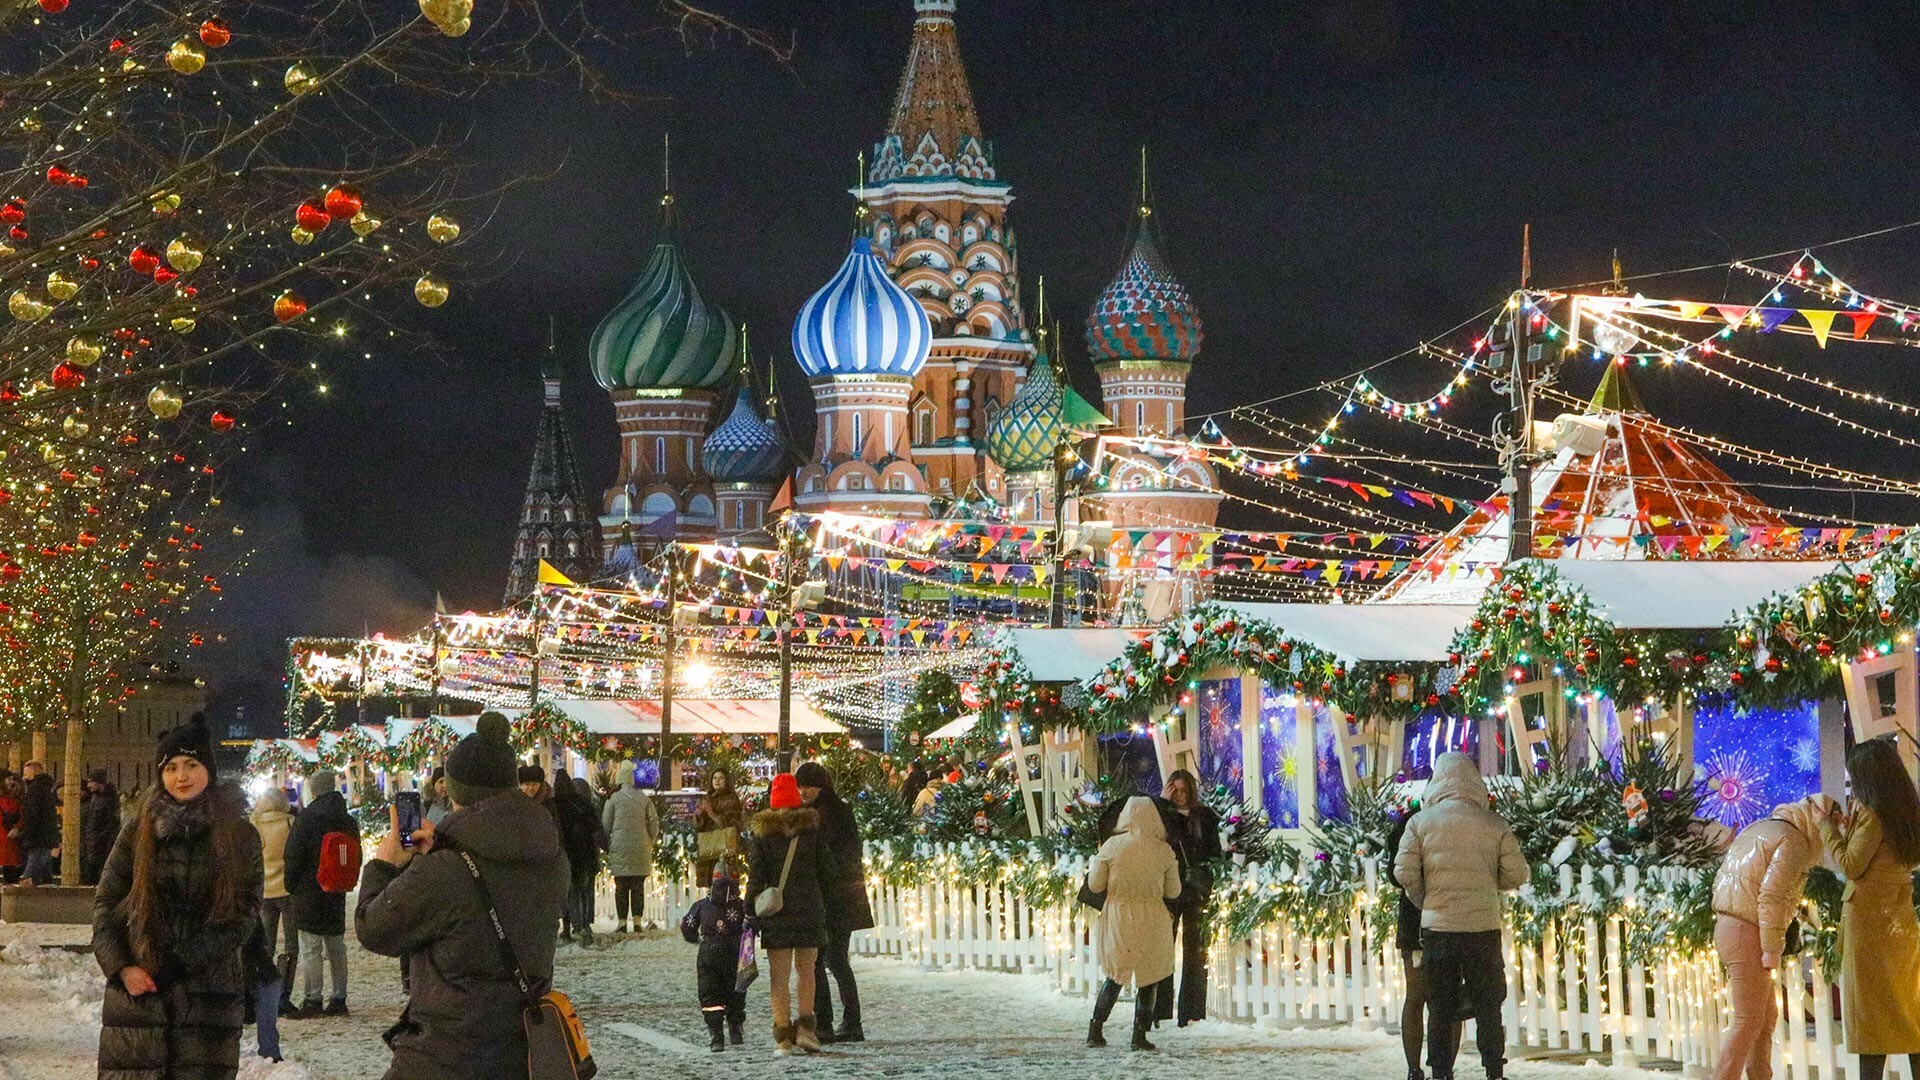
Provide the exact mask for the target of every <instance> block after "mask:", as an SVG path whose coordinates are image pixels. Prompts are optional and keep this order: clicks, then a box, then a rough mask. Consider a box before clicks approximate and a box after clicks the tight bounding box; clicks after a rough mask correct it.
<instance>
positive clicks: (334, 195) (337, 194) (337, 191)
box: [324, 184, 366, 221]
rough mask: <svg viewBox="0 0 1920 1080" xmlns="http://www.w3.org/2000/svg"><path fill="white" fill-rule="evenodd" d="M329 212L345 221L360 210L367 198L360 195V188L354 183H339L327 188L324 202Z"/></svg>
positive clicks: (330, 214)
mask: <svg viewBox="0 0 1920 1080" xmlns="http://www.w3.org/2000/svg"><path fill="white" fill-rule="evenodd" d="M324 205H325V206H326V208H327V214H328V215H329V216H331V217H335V218H338V219H340V220H341V221H345V220H347V219H348V218H351V217H352V216H353V215H355V214H357V213H359V212H360V208H361V207H363V206H365V205H366V200H364V199H362V198H361V197H360V189H359V188H356V187H354V186H353V185H352V184H337V185H335V186H334V187H332V188H329V189H328V190H327V197H326V200H325V202H324Z"/></svg>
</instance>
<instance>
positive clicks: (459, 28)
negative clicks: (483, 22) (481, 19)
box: [440, 19, 473, 37]
mask: <svg viewBox="0 0 1920 1080" xmlns="http://www.w3.org/2000/svg"><path fill="white" fill-rule="evenodd" d="M471 29H473V20H472V19H455V20H454V21H453V22H450V23H447V24H445V25H443V26H442V27H440V32H441V33H443V34H445V35H447V36H448V37H464V36H466V33H467V31H469V30H471Z"/></svg>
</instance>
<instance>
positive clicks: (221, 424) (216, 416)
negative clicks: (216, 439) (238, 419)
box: [207, 409, 233, 434]
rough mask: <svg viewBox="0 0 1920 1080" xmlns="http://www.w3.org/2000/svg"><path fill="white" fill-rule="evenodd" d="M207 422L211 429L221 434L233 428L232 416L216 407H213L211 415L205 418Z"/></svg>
mask: <svg viewBox="0 0 1920 1080" xmlns="http://www.w3.org/2000/svg"><path fill="white" fill-rule="evenodd" d="M207 423H208V424H209V425H211V426H212V428H213V430H215V431H218V432H221V433H223V434H224V433H225V432H229V431H232V430H233V417H231V416H229V415H227V414H226V413H224V412H221V411H220V410H218V409H215V410H214V413H213V415H212V416H210V417H208V418H207Z"/></svg>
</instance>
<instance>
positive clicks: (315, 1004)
mask: <svg viewBox="0 0 1920 1080" xmlns="http://www.w3.org/2000/svg"><path fill="white" fill-rule="evenodd" d="M319 1015H321V1008H320V999H319V998H308V999H307V1000H305V1001H303V1002H301V1003H300V1005H299V1007H298V1008H295V1009H294V1010H293V1011H292V1012H290V1013H288V1014H287V1019H289V1020H311V1019H313V1018H314V1017H316V1016H319Z"/></svg>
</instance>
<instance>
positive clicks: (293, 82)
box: [283, 60, 320, 94]
mask: <svg viewBox="0 0 1920 1080" xmlns="http://www.w3.org/2000/svg"><path fill="white" fill-rule="evenodd" d="M319 82H320V76H319V75H317V74H315V73H314V70H313V68H312V67H310V66H309V65H308V64H307V62H306V61H305V60H300V61H296V62H295V63H294V64H293V66H291V67H289V68H287V77H286V79H285V80H283V85H285V86H286V88H287V93H289V94H304V93H306V92H307V91H309V90H312V89H313V88H314V87H315V86H316V85H318V84H319Z"/></svg>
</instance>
